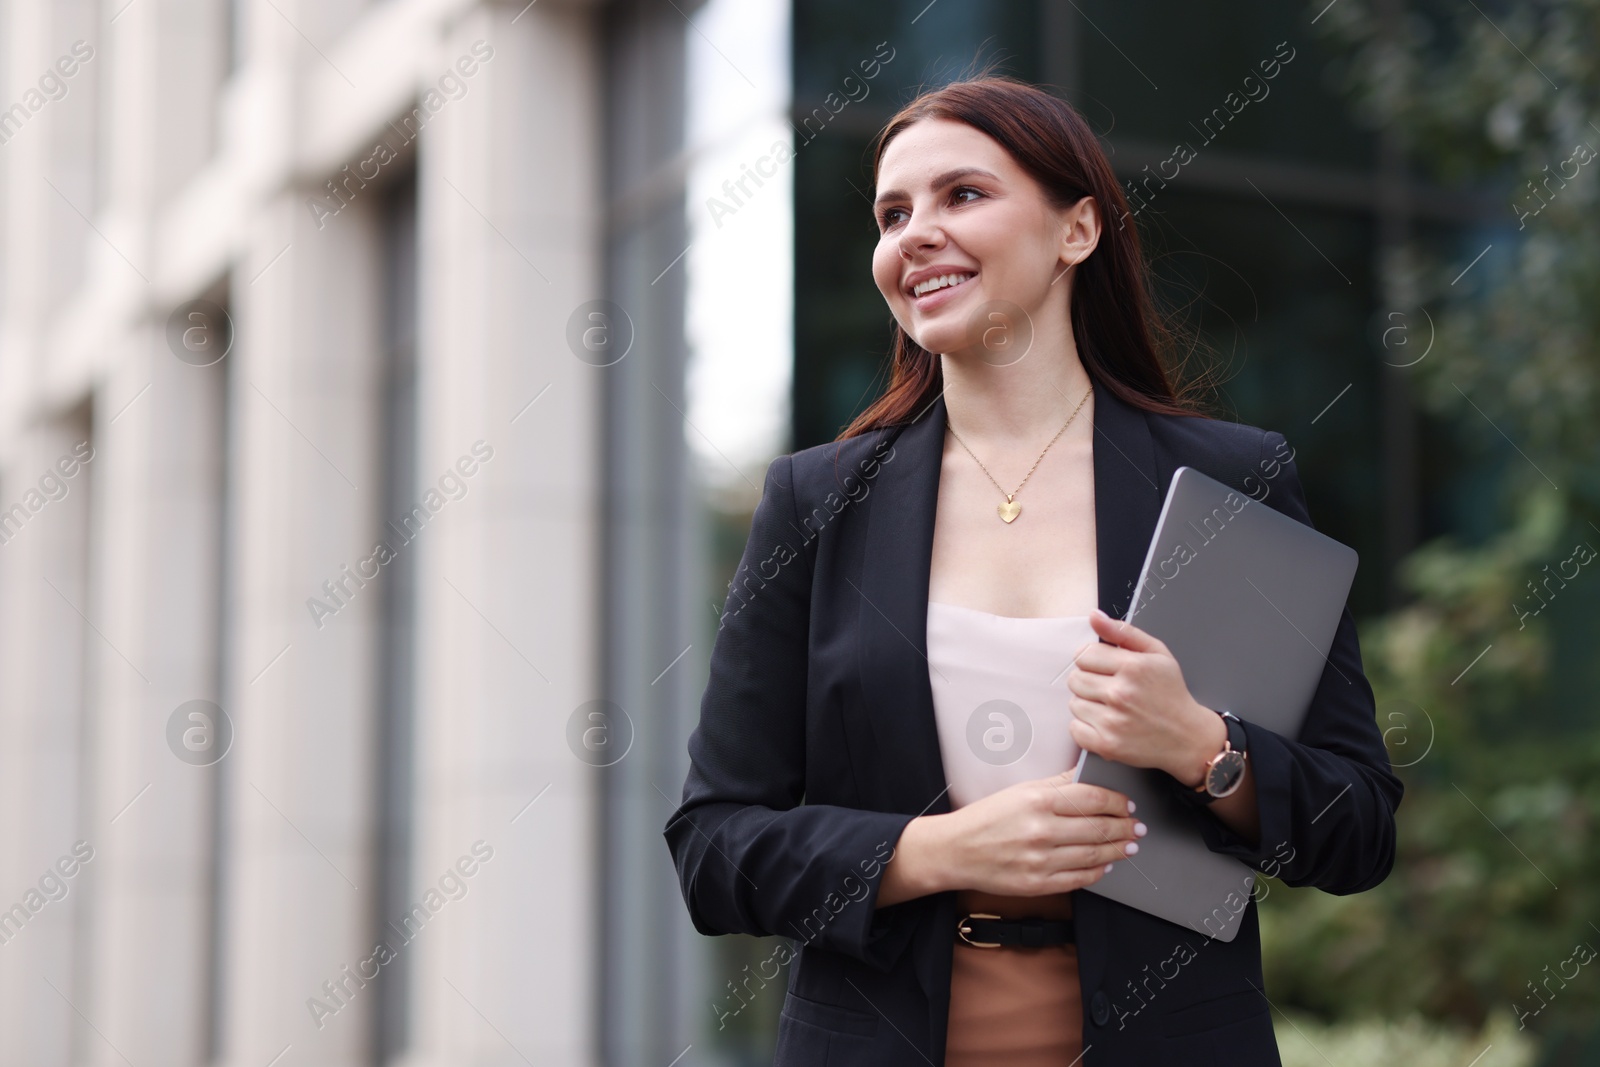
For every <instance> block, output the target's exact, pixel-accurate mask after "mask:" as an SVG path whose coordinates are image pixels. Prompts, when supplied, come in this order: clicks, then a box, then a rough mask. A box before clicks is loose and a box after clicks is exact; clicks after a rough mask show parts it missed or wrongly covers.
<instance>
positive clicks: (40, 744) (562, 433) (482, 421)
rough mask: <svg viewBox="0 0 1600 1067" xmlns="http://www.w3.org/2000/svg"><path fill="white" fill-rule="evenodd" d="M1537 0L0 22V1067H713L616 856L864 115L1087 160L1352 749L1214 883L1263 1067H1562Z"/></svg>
mask: <svg viewBox="0 0 1600 1067" xmlns="http://www.w3.org/2000/svg"><path fill="white" fill-rule="evenodd" d="M1597 39H1600V2H1597V0H1539V2H1531V3H1508V2H1504V0H1494V2H1491V0H1465V2H1464V3H1458V2H1456V0H1450V2H1444V0H1439V2H1434V0H1426V2H1415V3H1411V2H1402V0H1332V2H1331V3H1330V2H1328V0H1315V2H1314V3H1312V4H1310V5H1299V4H1281V3H1268V2H1263V0H1255V2H1246V3H1230V4H1224V3H1220V2H1213V0H1204V2H1195V0H1190V2H1176V0H1142V2H1138V3H1113V2H1110V0H989V2H982V3H980V2H977V0H932V2H929V0H909V2H900V0H893V2H883V3H877V4H862V3H858V2H857V3H845V2H840V0H704V2H696V0H614V2H604V0H586V2H585V0H536V2H532V3H526V2H524V0H508V2H504V3H501V2H492V0H374V2H361V0H319V2H315V3H313V2H310V0H231V2H223V0H50V2H45V0H0V683H3V684H0V909H4V910H0V1033H3V1034H4V1035H5V1037H4V1051H3V1052H0V1061H3V1062H5V1063H7V1064H19V1065H62V1067H65V1065H69V1064H70V1065H80V1064H81V1065H88V1064H96V1065H100V1064H105V1065H110V1064H128V1065H134V1067H155V1065H163V1067H182V1065H197V1067H198V1065H227V1067H275V1065H282V1067H291V1065H297V1064H316V1065H352V1067H354V1065H375V1067H383V1065H390V1064H404V1065H417V1067H421V1065H425V1064H426V1065H433V1064H439V1065H446V1064H449V1065H456V1064H513V1063H527V1064H540V1065H543V1064H562V1065H567V1064H602V1063H603V1064H612V1065H618V1067H621V1065H628V1067H634V1065H639V1067H646V1065H650V1067H655V1065H660V1067H666V1065H668V1064H673V1063H682V1064H719V1065H735V1064H738V1065H745V1064H749V1065H754V1064H761V1063H767V1062H770V1059H771V1054H772V1047H773V1041H774V1038H775V1033H776V1020H777V1014H778V1010H779V1008H780V1006H781V1004H782V1000H783V996H782V988H783V982H784V980H785V978H784V976H783V975H782V973H781V971H782V968H781V967H777V968H776V970H777V971H778V972H780V973H778V974H777V975H776V976H774V969H775V965H774V964H773V962H772V961H773V958H774V949H775V948H776V947H777V941H776V939H758V938H750V937H744V936H734V937H722V938H706V937H701V936H700V935H698V934H696V933H695V932H694V931H693V929H692V927H691V926H690V924H689V921H688V916H687V912H686V910H685V908H684V905H683V901H682V897H681V895H680V891H679V887H678V885H677V882H676V878H675V874H674V872H673V869H672V866H671V862H670V857H669V855H668V853H667V850H666V848H665V847H664V842H663V840H662V837H661V830H662V827H663V825H664V824H665V821H666V819H667V818H668V817H669V816H670V815H671V813H672V810H673V808H674V807H675V805H676V803H677V799H678V797H679V794H680V791H681V788H682V783H683V777H684V774H685V771H686V769H687V756H686V752H685V747H684V746H685V742H686V739H687V736H688V733H689V731H690V730H691V729H692V728H693V726H694V724H695V722H696V721H697V717H698V710H699V708H698V705H699V699H700V695H701V692H702V689H703V687H704V684H705V677H706V663H707V659H708V656H709V654H710V651H711V647H712V643H713V640H714V636H715V632H716V626H717V619H718V614H719V612H720V611H721V609H722V604H723V600H724V597H725V592H726V588H727V583H728V580H729V578H730V576H731V574H732V572H733V569H734V567H735V565H736V564H737V562H738V558H739V555H740V552H741V551H742V547H743V542H744V537H745V534H746V532H747V530H748V526H749V520H750V515H751V512H752V510H753V509H754V506H755V503H756V500H757V498H758V496H759V491H760V490H759V487H760V484H761V475H762V473H763V471H764V470H765V468H766V465H767V463H768V461H769V460H770V459H771V458H772V457H773V456H774V455H777V454H779V453H782V452H787V451H792V450H796V449H800V448H805V447H808V446H811V445H814V444H818V443H822V442H826V441H829V440H832V439H833V438H834V436H835V435H836V434H837V433H838V432H839V431H840V429H841V428H842V427H843V426H844V425H845V424H846V423H848V422H849V421H850V419H851V418H852V417H853V416H854V415H855V414H856V413H858V412H859V411H861V410H862V409H863V408H864V407H865V406H866V405H867V403H868V402H869V401H870V400H871V399H872V398H873V397H874V396H875V395H876V392H877V390H879V389H880V388H881V387H882V386H883V384H884V382H885V380H886V361H885V357H886V351H887V343H888V325H889V316H888V313H887V311H886V309H885V307H884V305H883V303H882V301H881V298H880V297H879V295H878V294H877V292H876V290H875V289H874V288H873V285H872V283H871V279H870V275H869V258H870V252H871V248H872V246H873V244H874V243H875V241H876V232H875V228H874V225H873V221H872V216H871V211H870V206H869V202H870V198H871V194H872V189H871V184H872V182H871V174H870V170H869V166H870V156H869V146H870V142H871V139H872V137H873V135H874V134H875V133H876V132H877V130H878V129H879V128H880V127H881V126H882V124H883V123H884V122H885V120H886V119H887V118H888V116H889V115H891V114H892V113H893V112H894V111H895V110H896V109H897V107H898V106H900V105H901V104H903V103H905V102H907V101H908V100H909V99H910V98H911V96H912V95H914V93H915V92H916V91H917V90H918V89H919V88H926V87H933V86H936V85H939V84H942V83H944V82H946V81H949V80H952V79H954V78H957V77H960V76H962V75H964V74H966V73H969V72H970V71H971V70H972V69H974V67H975V65H977V64H980V63H985V62H993V63H995V64H997V65H998V69H999V70H1001V71H1002V72H1004V73H1009V74H1011V75H1014V76H1016V77H1020V78H1023V79H1026V80H1029V81H1033V82H1037V83H1041V84H1046V85H1048V86H1049V87H1050V88H1051V90H1052V91H1054V92H1058V93H1060V94H1061V95H1063V96H1064V97H1066V98H1067V99H1069V100H1071V101H1072V102H1073V103H1074V104H1076V105H1077V106H1078V107H1079V108H1080V109H1081V110H1082V111H1083V112H1084V114H1085V115H1086V116H1087V117H1088V119H1089V121H1090V122H1091V124H1092V125H1093V126H1094V128H1095V129H1096V130H1097V131H1098V132H1099V133H1100V134H1101V135H1102V136H1103V138H1104V142H1105V144H1106V146H1107V148H1108V151H1110V152H1111V153H1112V155H1111V158H1112V161H1113V163H1114V165H1115V167H1116V169H1117V171H1118V173H1119V176H1120V177H1121V178H1122V179H1123V180H1124V181H1125V182H1126V183H1127V187H1128V191H1129V195H1130V198H1131V200H1132V203H1133V206H1134V207H1135V209H1136V211H1135V213H1134V216H1133V219H1132V221H1133V222H1134V223H1135V224H1136V225H1138V226H1139V227H1140V228H1141V233H1142V236H1143V237H1144V239H1145V241H1146V244H1147V249H1148V251H1149V253H1150V256H1151V260H1152V263H1153V267H1154V271H1155V274H1156V276H1157V279H1158V288H1159V290H1160V293H1161V296H1162V299H1163V301H1164V303H1165V305H1166V306H1167V307H1168V308H1169V309H1170V310H1171V312H1172V313H1173V314H1174V315H1175V316H1176V317H1177V319H1178V321H1179V322H1180V323H1182V324H1183V325H1184V326H1186V327H1187V329H1188V330H1189V331H1190V333H1191V335H1192V336H1193V337H1194V339H1195V344H1194V347H1193V349H1192V352H1191V353H1190V362H1189V364H1188V365H1189V366H1190V367H1191V369H1204V368H1209V370H1210V371H1211V372H1212V374H1213V376H1214V377H1215V378H1216V380H1217V381H1218V383H1219V385H1218V388H1217V389H1216V391H1215V394H1214V397H1213V401H1214V403H1213V409H1214V411H1215V413H1216V414H1218V415H1220V416H1222V417H1225V418H1232V419H1236V420H1239V421H1243V422H1248V423H1252V424H1255V425H1258V426H1263V427H1267V428H1270V429H1275V430H1279V431H1281V432H1282V433H1284V434H1285V436H1286V437H1287V439H1288V441H1289V442H1290V444H1291V445H1292V446H1293V447H1294V448H1295V450H1296V460H1297V465H1298V467H1299V470H1300V473H1301V476H1302V478H1303V480H1304V483H1305V488H1306V492H1307V496H1308V498H1309V501H1310V506H1311V512H1312V516H1313V518H1314V520H1315V522H1316V523H1317V525H1318V527H1319V528H1320V529H1322V530H1324V531H1325V532H1327V533H1329V534H1330V535H1332V536H1334V537H1336V538H1338V539H1339V540H1341V541H1344V542H1345V543H1347V544H1350V545H1352V546H1354V547H1355V548H1356V549H1357V550H1358V551H1359V553H1360V556H1361V569H1360V572H1359V574H1358V576H1357V579H1356V586H1355V589H1354V592H1353V594H1352V602H1351V608H1352V610H1353V612H1354V613H1355V615H1356V617H1357V618H1358V620H1359V621H1360V624H1361V635H1362V644H1363V652H1364V657H1365V661H1366V666H1367V670H1368V673H1369V676H1370V678H1371V680H1372V682H1373V684H1374V687H1375V689H1376V690H1377V693H1378V698H1379V703H1378V717H1379V725H1380V726H1381V727H1382V728H1383V729H1384V731H1385V736H1386V738H1387V740H1388V743H1389V747H1390V753H1391V757H1392V759H1393V761H1394V763H1395V765H1396V766H1397V767H1398V768H1400V773H1401V774H1402V775H1403V776H1404V778H1405V781H1406V784H1407V794H1406V797H1405V801H1404V803H1403V805H1402V808H1401V810H1400V811H1399V813H1398V818H1399V826H1400V846H1399V857H1398V860H1397V864H1396V867H1395V869H1394V873H1393V874H1392V875H1391V876H1390V878H1389V879H1388V881H1386V882H1385V883H1384V884H1383V885H1382V886H1380V887H1379V888H1377V889H1375V890H1373V891H1371V892H1368V893H1365V894H1361V895H1359V896H1355V897H1347V898H1340V897H1333V896H1329V895H1327V894H1323V893H1320V892H1318V891H1315V890H1303V889H1302V890H1297V889H1291V888H1288V887H1285V886H1283V885H1281V884H1280V883H1278V882H1276V881H1275V880H1273V879H1270V878H1266V877H1265V876H1263V877H1262V878H1261V886H1260V890H1259V894H1258V895H1259V898H1260V901H1261V903H1260V906H1261V912H1262V926H1263V941H1264V945H1265V952H1266V965H1267V979H1268V982H1267V993H1268V995H1269V997H1270V998H1271V1000H1272V1002H1273V1007H1274V1009H1275V1012H1274V1020H1275V1023H1276V1025H1277V1030H1278V1035H1279V1042H1280V1046H1281V1048H1282V1050H1283V1056H1284V1060H1285V1063H1286V1064H1313V1063H1315V1064H1339V1065H1341V1067H1343V1065H1345V1064H1372V1063H1395V1062H1406V1063H1409V1064H1412V1065H1413V1067H1432V1065H1434V1064H1438V1065H1444V1064H1459V1065H1467V1064H1469V1063H1470V1064H1478V1065H1482V1067H1489V1065H1491V1064H1493V1065H1512V1064H1516V1065H1523V1064H1526V1065H1540V1067H1553V1065H1557V1064H1562V1065H1565V1064H1584V1063H1595V1062H1600V1027H1597V1022H1596V1020H1597V1019H1600V965H1596V966H1589V963H1590V961H1591V960H1592V959H1593V958H1594V957H1595V955H1596V951H1595V949H1596V947H1600V925H1597V924H1600V880H1597V878H1596V875H1597V874H1600V848H1597V847H1596V837H1597V828H1596V820H1597V818H1600V721H1597V716H1596V710H1597V698H1596V696H1595V694H1596V691H1597V687H1600V656H1597V655H1596V650H1597V646H1600V610H1597V593H1600V566H1592V565H1590V564H1591V562H1592V561H1593V559H1594V557H1595V554H1596V547H1597V546H1600V418H1597V417H1596V416H1597V411H1600V408H1597V401H1600V397H1597V378H1600V348H1597V344H1596V329H1595V327H1596V325H1597V323H1596V319H1597V317H1600V300H1597V299H1596V296H1597V294H1600V213H1597V211H1596V207H1597V203H1596V201H1597V197H1596V191H1597V184H1596V172H1597V170H1600V163H1597V162H1595V159H1596V155H1597V153H1596V146H1600V60H1597V58H1596V53H1595V42H1596V40H1597Z"/></svg>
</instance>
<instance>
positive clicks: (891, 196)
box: [872, 167, 1000, 207]
mask: <svg viewBox="0 0 1600 1067" xmlns="http://www.w3.org/2000/svg"><path fill="white" fill-rule="evenodd" d="M972 177H978V178H990V179H992V180H994V181H999V180H1000V179H999V178H996V177H995V176H994V175H993V174H991V173H989V172H988V171H986V170H984V169H983V168H982V167H957V168H956V169H955V170H947V171H945V172H944V173H943V174H941V175H939V176H938V177H937V178H935V179H933V188H935V189H943V188H944V187H945V186H947V185H950V184H951V183H953V182H958V181H960V180H961V179H962V178H972ZM906 195H907V194H906V192H905V191H904V190H902V189H885V190H884V191H883V192H881V193H879V194H878V198H877V199H876V200H874V201H873V202H872V206H873V207H877V206H878V205H879V204H882V203H884V202H885V201H889V200H904V199H906Z"/></svg>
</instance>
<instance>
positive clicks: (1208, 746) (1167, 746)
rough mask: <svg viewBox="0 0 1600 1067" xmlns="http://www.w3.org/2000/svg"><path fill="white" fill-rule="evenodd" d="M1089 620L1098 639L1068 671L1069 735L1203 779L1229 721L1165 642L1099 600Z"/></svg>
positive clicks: (1139, 762) (1128, 759)
mask: <svg viewBox="0 0 1600 1067" xmlns="http://www.w3.org/2000/svg"><path fill="white" fill-rule="evenodd" d="M1089 624H1090V625H1091V626H1092V627H1093V628H1094V632H1095V633H1096V634H1098V635H1099V637H1100V638H1101V641H1099V642H1092V643H1090V644H1087V645H1085V646H1084V648H1083V651H1082V652H1080V653H1078V660H1077V665H1076V666H1074V667H1073V669H1072V670H1071V671H1069V672H1067V688H1068V689H1070V690H1072V693H1073V697H1072V702H1071V705H1070V707H1071V710H1072V713H1073V716H1074V717H1075V718H1074V721H1073V722H1071V723H1069V724H1068V730H1069V732H1070V733H1071V735H1072V739H1073V740H1074V741H1075V742H1077V744H1078V746H1079V747H1080V748H1084V749H1087V750H1088V751H1090V752H1093V753H1095V754H1096V755H1098V756H1103V757H1105V758H1106V759H1111V760H1116V761H1117V762H1118V763H1125V764H1127V765H1128V766H1130V767H1155V768H1159V769H1160V770H1164V771H1166V772H1167V773H1168V774H1170V775H1172V776H1173V777H1174V778H1176V779H1177V780H1178V781H1180V782H1182V783H1184V784H1185V785H1193V784H1194V783H1196V782H1198V781H1200V779H1201V776H1202V774H1203V772H1204V769H1205V763H1206V760H1207V759H1209V758H1210V757H1211V756H1212V755H1213V754H1215V753H1216V752H1217V751H1219V750H1220V749H1221V748H1222V739H1223V738H1225V737H1226V736H1227V727H1226V725H1225V724H1224V723H1223V722H1222V720H1221V718H1220V717H1219V716H1218V715H1217V713H1216V712H1214V711H1212V710H1210V709H1209V708H1207V707H1205V706H1204V705H1202V704H1201V703H1199V702H1198V701H1197V700H1195V699H1194V697H1193V696H1192V695H1190V693H1189V687H1188V685H1187V684H1185V683H1184V680H1183V671H1182V670H1181V669H1180V668H1179V666H1178V661H1177V659H1176V658H1175V657H1174V656H1173V655H1172V653H1171V652H1170V651H1168V650H1167V646H1166V645H1164V644H1162V643H1161V642H1160V641H1159V640H1157V639H1156V638H1154V637H1152V636H1151V635H1150V634H1148V633H1146V632H1145V631H1143V630H1141V629H1139V628H1138V627H1137V626H1134V625H1133V624H1131V623H1127V622H1122V621H1120V620H1117V619H1113V618H1112V617H1111V616H1109V615H1107V614H1106V613H1105V612H1103V611H1101V610H1100V609H1098V608H1096V609H1095V611H1094V613H1093V614H1092V615H1090V616H1089ZM1105 642H1110V643H1109V644H1107V643H1105Z"/></svg>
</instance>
